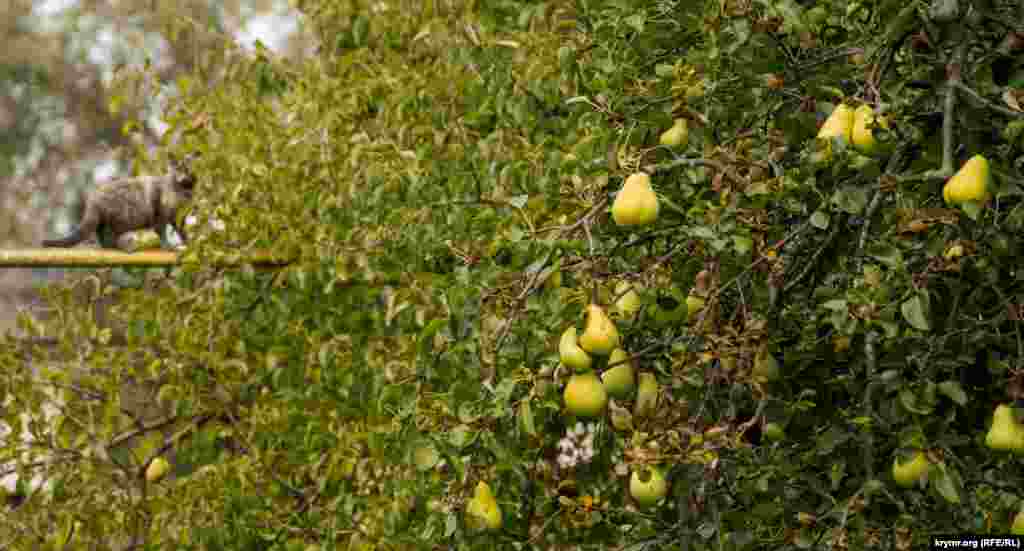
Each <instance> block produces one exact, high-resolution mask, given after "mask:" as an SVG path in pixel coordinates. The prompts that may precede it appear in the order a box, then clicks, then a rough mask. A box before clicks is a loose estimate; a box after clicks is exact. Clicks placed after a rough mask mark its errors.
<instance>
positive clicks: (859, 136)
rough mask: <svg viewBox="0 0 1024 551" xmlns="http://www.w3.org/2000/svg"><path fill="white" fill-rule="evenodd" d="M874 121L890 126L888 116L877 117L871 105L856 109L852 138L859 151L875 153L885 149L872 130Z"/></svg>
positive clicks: (883, 126) (883, 125) (867, 153)
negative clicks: (880, 145)
mask: <svg viewBox="0 0 1024 551" xmlns="http://www.w3.org/2000/svg"><path fill="white" fill-rule="evenodd" d="M872 122H876V125H877V126H880V127H882V128H889V119H888V118H887V117H877V118H876V117H875V111H874V109H872V108H871V106H870V105H867V104H865V105H861V106H860V107H858V108H857V110H856V111H854V118H853V130H852V131H851V139H852V140H853V146H854V147H856V148H857V151H860V152H861V153H863V154H865V155H874V154H876V153H881V152H882V151H883V149H882V148H881V147H879V144H878V141H877V140H875V136H874V134H872V132H871V123H872Z"/></svg>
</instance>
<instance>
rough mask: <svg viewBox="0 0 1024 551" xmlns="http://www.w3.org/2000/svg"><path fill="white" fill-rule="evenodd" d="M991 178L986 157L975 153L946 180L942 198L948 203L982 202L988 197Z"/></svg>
mask: <svg viewBox="0 0 1024 551" xmlns="http://www.w3.org/2000/svg"><path fill="white" fill-rule="evenodd" d="M991 178H992V175H991V173H990V171H989V167H988V159H986V158H985V157H983V156H981V155H975V156H973V157H971V158H970V159H968V161H967V162H966V163H964V166H962V167H961V168H960V171H959V172H957V173H956V174H954V175H953V177H952V178H950V179H949V181H948V182H946V186H945V187H943V188H942V198H943V199H945V200H946V203H950V204H958V203H965V202H967V201H978V202H983V201H985V200H986V199H987V198H988V187H989V182H990V180H991Z"/></svg>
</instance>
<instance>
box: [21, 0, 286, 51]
mask: <svg viewBox="0 0 1024 551" xmlns="http://www.w3.org/2000/svg"><path fill="white" fill-rule="evenodd" d="M77 3H78V0H41V1H39V2H36V5H35V7H34V11H35V14H36V15H39V16H41V17H43V18H44V19H45V18H49V17H56V16H59V15H60V14H61V12H63V11H64V10H66V9H68V8H71V7H74V6H75V5H76V4H77ZM275 12H276V13H273V14H268V15H263V16H259V17H252V18H250V19H249V21H248V23H247V24H246V26H245V28H243V29H241V30H240V31H239V32H238V33H237V34H236V36H235V38H237V39H238V42H239V43H240V44H243V45H245V46H248V47H252V46H253V44H254V43H255V42H256V41H257V40H260V41H262V42H263V44H264V45H265V46H266V47H267V48H269V49H271V50H277V49H278V48H280V47H281V46H282V45H283V43H284V38H285V37H286V36H287V35H289V34H290V33H292V32H294V31H295V30H296V28H297V27H298V15H297V14H296V12H295V11H293V10H291V9H289V7H288V4H287V2H279V3H278V6H277V9H276V10H275ZM43 25H44V26H47V25H46V22H45V21H44V22H43Z"/></svg>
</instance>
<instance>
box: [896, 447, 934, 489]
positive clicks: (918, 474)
mask: <svg viewBox="0 0 1024 551" xmlns="http://www.w3.org/2000/svg"><path fill="white" fill-rule="evenodd" d="M930 467H931V463H930V462H929V461H928V458H927V457H926V456H925V455H924V452H923V451H921V450H917V451H916V452H915V453H914V457H913V459H911V460H910V461H905V462H904V461H900V458H899V456H896V457H895V458H893V460H892V478H893V480H895V481H896V484H899V485H900V486H903V487H904V488H909V487H911V486H913V485H914V483H915V482H917V481H918V480H920V479H921V478H923V477H925V476H927V474H928V469H929V468H930Z"/></svg>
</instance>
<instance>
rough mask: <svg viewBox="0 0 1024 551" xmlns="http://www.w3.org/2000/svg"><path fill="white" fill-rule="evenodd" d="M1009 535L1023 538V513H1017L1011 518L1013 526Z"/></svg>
mask: <svg viewBox="0 0 1024 551" xmlns="http://www.w3.org/2000/svg"><path fill="white" fill-rule="evenodd" d="M1010 534H1013V535H1014V536H1024V511H1018V512H1017V514H1016V516H1014V517H1013V526H1010Z"/></svg>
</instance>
